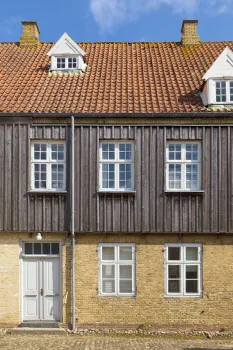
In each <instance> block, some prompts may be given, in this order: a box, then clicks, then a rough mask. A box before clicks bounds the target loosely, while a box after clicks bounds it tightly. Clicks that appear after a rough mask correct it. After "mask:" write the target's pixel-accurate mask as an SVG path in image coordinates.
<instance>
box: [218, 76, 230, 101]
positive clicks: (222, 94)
mask: <svg viewBox="0 0 233 350" xmlns="http://www.w3.org/2000/svg"><path fill="white" fill-rule="evenodd" d="M215 92H216V102H217V103H221V102H222V103H225V102H226V103H232V102H233V80H221V81H220V80H219V81H216V82H215Z"/></svg>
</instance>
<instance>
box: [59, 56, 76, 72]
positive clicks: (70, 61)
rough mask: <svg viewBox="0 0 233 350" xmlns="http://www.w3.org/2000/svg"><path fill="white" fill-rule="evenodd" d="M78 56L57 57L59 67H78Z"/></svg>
mask: <svg viewBox="0 0 233 350" xmlns="http://www.w3.org/2000/svg"><path fill="white" fill-rule="evenodd" d="M77 68H78V58H77V57H57V69H77Z"/></svg>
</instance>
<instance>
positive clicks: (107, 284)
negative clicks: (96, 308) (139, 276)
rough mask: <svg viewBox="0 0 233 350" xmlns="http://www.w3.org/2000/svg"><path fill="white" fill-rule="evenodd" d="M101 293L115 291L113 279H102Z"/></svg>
mask: <svg viewBox="0 0 233 350" xmlns="http://www.w3.org/2000/svg"><path fill="white" fill-rule="evenodd" d="M102 290H103V293H115V280H103V281H102Z"/></svg>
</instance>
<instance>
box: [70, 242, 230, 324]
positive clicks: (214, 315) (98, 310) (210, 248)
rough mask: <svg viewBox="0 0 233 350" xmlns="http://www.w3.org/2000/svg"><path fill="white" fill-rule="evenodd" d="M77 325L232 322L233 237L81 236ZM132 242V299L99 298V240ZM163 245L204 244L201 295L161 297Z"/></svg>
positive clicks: (78, 255) (78, 254) (162, 289)
mask: <svg viewBox="0 0 233 350" xmlns="http://www.w3.org/2000/svg"><path fill="white" fill-rule="evenodd" d="M76 242H77V243H76V244H77V246H76V258H77V260H76V294H77V299H76V313H77V315H76V316H77V319H78V324H79V325H82V324H93V323H102V324H104V323H107V324H122V325H124V324H129V323H130V324H154V325H203V326H218V325H220V326H225V325H231V326H232V325H233V279H232V266H233V245H232V244H233V238H232V237H222V238H219V239H218V238H216V236H203V237H200V238H197V237H195V236H192V237H190V236H189V237H188V236H185V237H183V239H182V242H179V240H178V236H168V235H160V236H157V237H156V236H155V235H137V236H134V237H133V236H132V235H119V236H113V235H112V236H110V235H107V236H106V237H105V236H104V235H103V236H101V235H86V236H85V235H80V236H78V237H77V240H76ZM111 242H112V243H136V286H137V294H136V297H100V296H98V292H97V288H98V261H97V257H98V253H97V245H98V243H111ZM164 243H202V244H203V298H198V297H197V298H190V297H188V298H165V297H164V252H163V249H164Z"/></svg>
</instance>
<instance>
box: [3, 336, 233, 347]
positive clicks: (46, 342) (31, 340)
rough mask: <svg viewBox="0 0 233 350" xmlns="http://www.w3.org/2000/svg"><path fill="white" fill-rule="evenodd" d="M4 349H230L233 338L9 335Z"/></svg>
mask: <svg viewBox="0 0 233 350" xmlns="http://www.w3.org/2000/svg"><path fill="white" fill-rule="evenodd" d="M0 349H1V350H2V349H4V350H13V349H17V350H25V349H27V350H47V349H49V350H53V349H62V350H66V349H67V350H76V349H77V350H189V349H195V350H208V349H209V350H214V349H216V350H229V349H233V339H229V340H228V339H224V340H216V339H188V338H186V339H177V338H164V337H154V338H152V337H145V338H143V337H138V336H137V337H135V336H134V337H133V336H127V337H125V336H124V337H117V338H116V337H109V336H105V337H103V336H100V337H96V336H78V335H76V334H68V333H67V335H66V336H63V337H61V336H59V335H40V336H38V335H23V336H20V335H17V336H15V335H9V334H8V335H5V336H4V337H2V338H0Z"/></svg>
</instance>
